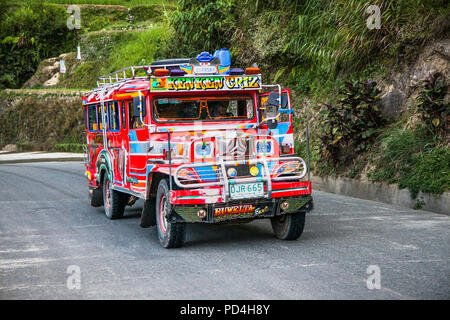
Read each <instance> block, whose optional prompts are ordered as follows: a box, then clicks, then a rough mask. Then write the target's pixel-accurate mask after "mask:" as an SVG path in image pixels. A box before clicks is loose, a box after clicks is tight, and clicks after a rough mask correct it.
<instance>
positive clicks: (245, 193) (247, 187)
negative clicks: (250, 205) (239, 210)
mask: <svg viewBox="0 0 450 320" xmlns="http://www.w3.org/2000/svg"><path fill="white" fill-rule="evenodd" d="M263 196H264V185H263V183H262V182H256V183H241V184H230V197H231V199H244V198H260V197H263Z"/></svg>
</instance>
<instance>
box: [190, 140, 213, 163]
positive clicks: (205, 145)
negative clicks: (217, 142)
mask: <svg viewBox="0 0 450 320" xmlns="http://www.w3.org/2000/svg"><path fill="white" fill-rule="evenodd" d="M194 152H195V158H197V159H207V158H212V157H213V155H214V145H213V144H212V143H211V142H206V141H199V142H197V143H195V145H194Z"/></svg>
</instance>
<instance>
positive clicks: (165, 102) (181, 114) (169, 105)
mask: <svg viewBox="0 0 450 320" xmlns="http://www.w3.org/2000/svg"><path fill="white" fill-rule="evenodd" d="M152 111H153V117H154V119H155V120H156V121H158V122H166V121H171V122H172V121H176V122H180V121H195V120H202V121H221V120H250V119H252V118H253V116H254V109H253V98H252V96H251V95H229V96H204V97H201V96H200V97H198V96H197V97H192V96H190V97H188V96H184V97H155V98H153V100H152Z"/></svg>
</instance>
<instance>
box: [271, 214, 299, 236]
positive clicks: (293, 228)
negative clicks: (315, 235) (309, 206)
mask: <svg viewBox="0 0 450 320" xmlns="http://www.w3.org/2000/svg"><path fill="white" fill-rule="evenodd" d="M305 216H306V214H305V212H294V213H287V214H283V215H281V216H276V217H273V218H271V223H272V229H273V232H274V233H275V236H276V237H277V238H278V239H281V240H297V239H298V238H299V237H300V236H301V235H302V233H303V228H304V227H305Z"/></svg>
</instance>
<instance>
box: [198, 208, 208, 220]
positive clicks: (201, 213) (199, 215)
mask: <svg viewBox="0 0 450 320" xmlns="http://www.w3.org/2000/svg"><path fill="white" fill-rule="evenodd" d="M197 217H199V218H200V219H203V218H204V217H206V210H205V209H200V210H198V211H197Z"/></svg>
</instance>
